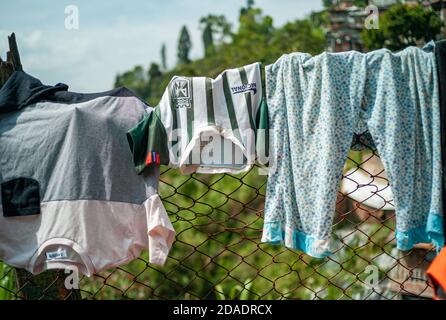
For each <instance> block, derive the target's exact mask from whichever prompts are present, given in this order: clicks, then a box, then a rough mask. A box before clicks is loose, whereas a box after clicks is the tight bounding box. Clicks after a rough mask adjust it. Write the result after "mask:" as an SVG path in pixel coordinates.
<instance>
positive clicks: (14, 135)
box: [0, 71, 175, 276]
mask: <svg viewBox="0 0 446 320" xmlns="http://www.w3.org/2000/svg"><path fill="white" fill-rule="evenodd" d="M67 90H68V87H67V86H66V85H63V84H59V85H56V86H54V87H51V86H44V85H42V83H41V82H40V81H39V80H37V79H35V78H33V77H31V76H30V75H28V74H26V73H24V72H22V71H16V72H15V73H13V74H12V76H11V77H10V78H9V79H8V80H7V82H6V83H5V84H4V86H3V87H2V88H1V89H0V155H1V157H0V158H1V160H0V188H1V199H0V203H1V205H2V206H1V207H0V259H1V260H3V261H4V262H6V263H8V264H10V265H11V266H14V267H18V268H24V269H27V270H28V271H30V272H32V273H34V274H37V273H40V272H42V271H44V270H47V269H59V268H66V267H72V266H75V267H78V268H79V271H80V272H82V273H83V274H85V275H88V276H90V275H92V274H94V273H97V272H99V271H101V270H103V269H108V268H114V267H117V266H119V265H122V264H125V263H127V262H129V261H130V260H132V259H135V258H137V257H138V256H139V254H140V252H141V250H142V249H144V248H148V249H149V258H150V262H151V263H154V264H160V265H162V264H164V262H165V260H166V257H167V254H168V252H169V249H170V247H171V245H172V242H173V240H174V235H175V232H174V229H173V226H172V224H171V222H170V221H169V218H168V216H167V214H166V211H165V209H164V207H163V205H162V202H161V200H160V198H159V196H158V193H157V188H158V177H159V171H158V170H157V168H156V167H153V168H149V169H148V170H147V172H146V173H145V174H144V175H142V176H138V175H137V174H136V173H135V172H134V169H133V165H132V155H131V153H130V152H129V150H128V144H127V140H126V133H127V131H128V130H129V129H130V128H132V127H133V126H135V125H136V124H137V123H138V122H139V121H141V119H143V118H144V117H145V116H146V114H147V112H149V113H150V112H151V111H152V109H151V108H148V109H147V111H146V110H145V109H146V108H147V105H146V104H145V103H144V102H142V101H140V100H139V99H138V98H137V97H135V96H134V95H133V93H131V92H130V91H129V90H127V89H125V88H120V89H115V90H112V91H109V92H104V93H98V94H80V93H73V92H68V91H67Z"/></svg>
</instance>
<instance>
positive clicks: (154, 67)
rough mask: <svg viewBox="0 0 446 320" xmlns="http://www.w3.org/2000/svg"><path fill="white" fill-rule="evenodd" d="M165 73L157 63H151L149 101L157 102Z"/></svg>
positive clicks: (148, 86)
mask: <svg viewBox="0 0 446 320" xmlns="http://www.w3.org/2000/svg"><path fill="white" fill-rule="evenodd" d="M162 75H163V73H162V72H161V70H160V67H159V65H158V64H157V63H151V64H150V67H149V70H148V71H147V78H148V81H147V89H148V100H149V103H152V104H156V103H157V100H158V98H157V97H158V96H159V95H161V92H160V88H161V81H162Z"/></svg>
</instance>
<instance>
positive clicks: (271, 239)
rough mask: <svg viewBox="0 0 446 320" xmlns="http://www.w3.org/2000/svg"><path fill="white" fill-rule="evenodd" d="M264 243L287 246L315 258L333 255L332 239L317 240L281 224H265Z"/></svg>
mask: <svg viewBox="0 0 446 320" xmlns="http://www.w3.org/2000/svg"><path fill="white" fill-rule="evenodd" d="M262 242H267V243H271V244H281V245H285V247H287V248H290V249H296V250H301V251H303V252H304V253H306V254H308V255H310V256H312V257H314V258H324V257H327V256H329V255H331V254H332V250H331V241H330V239H317V238H315V237H314V236H312V235H308V234H305V233H303V232H301V231H298V230H293V229H289V228H285V227H284V226H283V224H282V223H280V222H265V223H264V225H263V235H262Z"/></svg>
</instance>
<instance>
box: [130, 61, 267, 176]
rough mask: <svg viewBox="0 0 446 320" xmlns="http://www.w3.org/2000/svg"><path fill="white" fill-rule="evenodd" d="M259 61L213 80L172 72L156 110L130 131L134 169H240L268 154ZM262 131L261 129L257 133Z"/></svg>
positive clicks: (188, 171)
mask: <svg viewBox="0 0 446 320" xmlns="http://www.w3.org/2000/svg"><path fill="white" fill-rule="evenodd" d="M263 97H264V95H263V88H262V75H261V65H260V63H253V64H250V65H247V66H244V67H241V68H238V69H229V70H226V71H224V72H222V73H221V74H220V75H218V76H217V77H216V78H215V79H211V78H206V77H179V76H175V77H173V78H172V80H171V81H170V83H169V85H168V87H167V89H166V90H165V92H164V94H163V96H162V98H161V101H160V103H159V104H158V106H157V107H156V108H155V111H154V112H152V113H151V114H150V116H148V117H147V118H145V119H144V120H143V121H141V122H140V123H139V124H138V125H137V126H136V127H135V128H133V129H132V130H130V131H129V134H128V137H129V141H130V143H131V144H132V145H133V146H135V145H139V148H138V149H135V148H134V150H133V152H134V154H135V157H134V159H135V165H136V168H137V170H138V172H142V170H144V168H145V167H146V166H148V165H150V164H152V163H157V164H169V165H170V166H172V167H178V168H180V170H181V172H182V173H192V172H199V173H240V172H244V171H247V170H249V169H250V168H251V166H252V165H253V164H254V162H255V160H256V143H257V147H258V148H260V149H262V153H264V154H265V153H267V146H266V143H267V132H266V131H267V121H268V117H267V110H266V103H265V101H264V99H263ZM260 130H261V131H262V133H261V134H259V132H260Z"/></svg>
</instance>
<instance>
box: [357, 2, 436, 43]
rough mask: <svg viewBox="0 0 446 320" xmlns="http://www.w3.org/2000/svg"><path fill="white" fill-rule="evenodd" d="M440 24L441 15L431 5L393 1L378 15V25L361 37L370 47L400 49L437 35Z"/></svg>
mask: <svg viewBox="0 0 446 320" xmlns="http://www.w3.org/2000/svg"><path fill="white" fill-rule="evenodd" d="M442 26H443V22H442V21H441V19H440V17H438V15H437V14H436V13H435V12H434V11H432V10H430V9H425V8H423V7H422V6H421V5H405V4H396V5H394V6H392V7H390V9H389V10H387V11H386V12H384V14H382V15H381V16H380V17H379V29H370V30H367V29H365V30H364V31H363V32H362V35H361V37H362V40H363V41H364V45H365V46H366V48H368V49H370V50H373V49H379V48H383V47H385V48H389V49H391V50H401V49H403V48H405V47H407V46H410V45H418V44H420V43H425V42H428V41H430V40H434V39H436V37H437V36H438V35H439V34H440V32H441V28H442Z"/></svg>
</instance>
